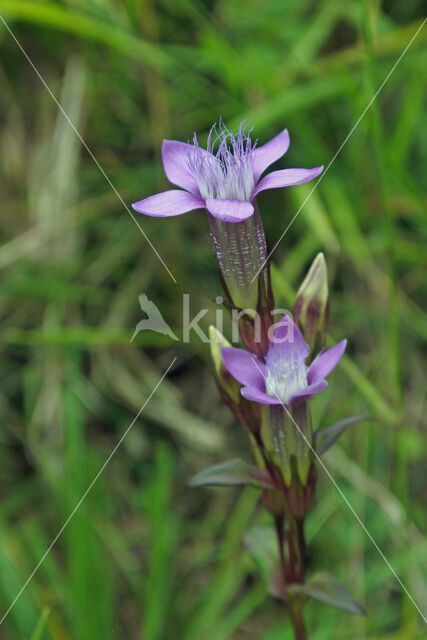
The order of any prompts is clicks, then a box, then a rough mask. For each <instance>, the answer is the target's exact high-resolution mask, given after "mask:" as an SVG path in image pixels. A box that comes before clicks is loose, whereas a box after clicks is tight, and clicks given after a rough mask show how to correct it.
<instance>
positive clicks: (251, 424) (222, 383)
mask: <svg viewBox="0 0 427 640" xmlns="http://www.w3.org/2000/svg"><path fill="white" fill-rule="evenodd" d="M209 339H210V346H211V356H212V360H213V363H214V367H215V377H216V381H217V385H218V389H219V392H220V395H221V398H222V400H223V402H224V404H226V405H227V407H228V408H229V409H230V411H231V412H232V414H233V415H234V417H235V418H236V420H237V421H238V422H240V424H241V425H242V426H243V427H245V429H247V430H248V431H249V432H251V433H253V434H256V433H257V432H258V431H259V429H260V427H261V406H260V405H258V404H255V403H254V402H249V401H248V400H246V399H245V398H244V397H243V396H242V395H241V394H240V389H241V387H242V385H241V384H240V382H237V380H235V379H234V378H233V376H232V375H231V374H230V373H229V372H228V371H227V369H226V368H225V366H224V363H223V361H222V357H221V347H230V346H231V345H230V343H229V342H228V340H227V339H226V338H224V336H223V335H222V333H220V332H219V331H218V329H217V328H216V327H214V326H213V325H211V326H210V327H209Z"/></svg>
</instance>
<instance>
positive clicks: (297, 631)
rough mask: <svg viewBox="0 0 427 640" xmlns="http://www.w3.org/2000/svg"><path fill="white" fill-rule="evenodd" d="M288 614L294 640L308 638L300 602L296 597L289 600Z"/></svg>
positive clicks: (305, 639)
mask: <svg viewBox="0 0 427 640" xmlns="http://www.w3.org/2000/svg"><path fill="white" fill-rule="evenodd" d="M289 612H290V614H291V620H292V625H293V627H294V635H295V640H307V638H308V636H307V631H306V628H305V624H304V617H303V613H302V606H301V600H300V599H299V598H298V597H297V598H291V600H290V601H289Z"/></svg>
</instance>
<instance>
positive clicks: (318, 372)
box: [307, 340, 347, 385]
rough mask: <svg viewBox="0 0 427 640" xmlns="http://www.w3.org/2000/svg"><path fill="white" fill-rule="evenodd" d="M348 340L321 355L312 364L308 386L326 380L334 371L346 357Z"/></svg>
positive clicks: (308, 374)
mask: <svg viewBox="0 0 427 640" xmlns="http://www.w3.org/2000/svg"><path fill="white" fill-rule="evenodd" d="M346 346H347V340H341V342H338V344H336V345H334V346H333V347H331V349H328V350H327V351H323V352H321V353H319V355H318V356H317V358H315V359H314V360H313V362H312V363H311V365H310V367H309V369H308V372H307V381H308V384H310V385H311V384H313V383H316V382H318V381H319V380H322V379H323V378H326V376H327V375H328V374H329V373H330V372H331V371H332V369H334V368H335V367H336V366H337V364H338V362H339V361H340V360H341V358H342V356H343V355H344V351H345V348H346Z"/></svg>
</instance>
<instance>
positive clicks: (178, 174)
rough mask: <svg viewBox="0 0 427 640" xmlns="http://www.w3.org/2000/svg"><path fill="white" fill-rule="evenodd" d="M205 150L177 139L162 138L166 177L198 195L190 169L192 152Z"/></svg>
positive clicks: (203, 152)
mask: <svg viewBox="0 0 427 640" xmlns="http://www.w3.org/2000/svg"><path fill="white" fill-rule="evenodd" d="M206 153H207V151H205V150H203V149H200V148H199V147H195V146H194V145H192V144H186V143H185V142H179V141H178V140H163V144H162V161H163V167H164V170H165V174H166V177H167V179H168V180H169V181H170V182H172V184H176V185H177V186H178V187H181V189H185V190H186V191H189V192H190V193H194V194H195V195H199V188H198V186H197V182H196V180H195V179H194V176H193V172H192V170H191V166H190V165H191V159H193V156H194V154H200V155H202V154H206Z"/></svg>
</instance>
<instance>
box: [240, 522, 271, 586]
mask: <svg viewBox="0 0 427 640" xmlns="http://www.w3.org/2000/svg"><path fill="white" fill-rule="evenodd" d="M243 542H244V545H245V547H246V549H247V551H248V553H249V555H251V556H252V558H253V559H254V560H255V562H256V563H257V564H258V565H259V567H260V568H261V570H262V572H263V573H264V574H265V576H266V578H267V579H270V576H271V574H272V572H273V571H274V569H275V568H276V567H277V566H278V565H279V550H278V547H277V537H276V532H275V531H274V529H272V528H271V527H252V528H251V529H249V531H247V532H246V533H245V536H244V538H243Z"/></svg>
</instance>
